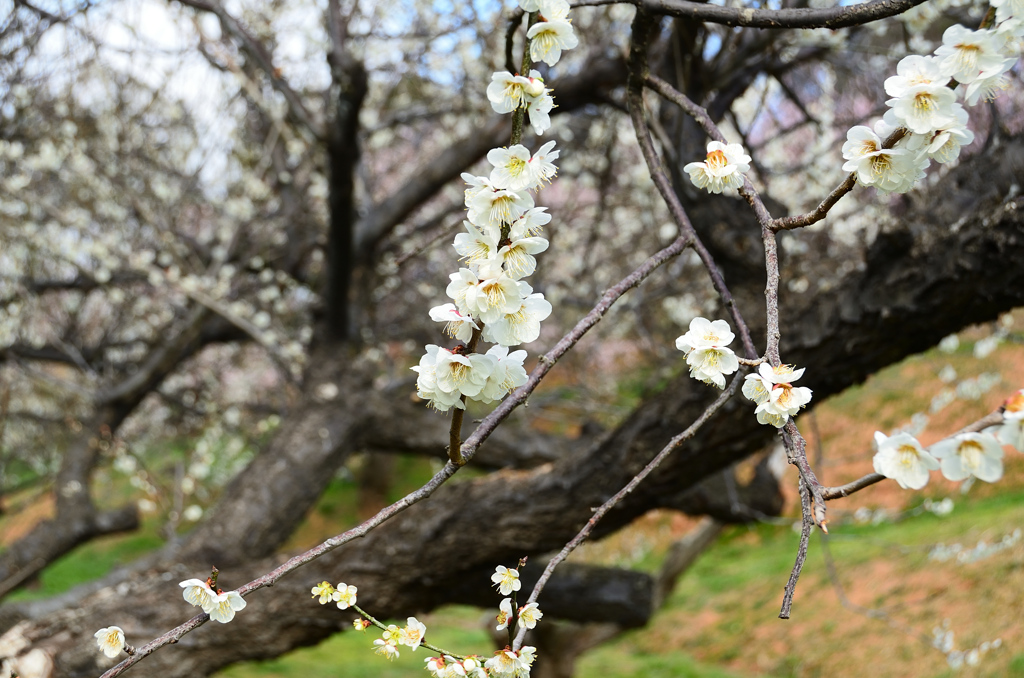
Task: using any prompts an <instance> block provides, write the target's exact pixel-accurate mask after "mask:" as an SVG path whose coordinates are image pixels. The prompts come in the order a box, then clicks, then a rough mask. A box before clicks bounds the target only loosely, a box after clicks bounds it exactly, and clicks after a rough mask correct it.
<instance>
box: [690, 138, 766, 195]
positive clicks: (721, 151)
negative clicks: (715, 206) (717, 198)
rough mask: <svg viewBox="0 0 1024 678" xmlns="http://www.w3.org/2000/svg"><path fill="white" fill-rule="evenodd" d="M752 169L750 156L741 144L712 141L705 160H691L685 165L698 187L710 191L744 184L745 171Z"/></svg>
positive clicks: (691, 179)
mask: <svg viewBox="0 0 1024 678" xmlns="http://www.w3.org/2000/svg"><path fill="white" fill-rule="evenodd" d="M749 170H750V156H749V155H747V154H746V153H744V152H743V147H742V146H741V145H740V144H723V143H722V142H720V141H712V142H710V143H709V144H708V155H707V158H705V160H704V162H691V163H689V164H687V165H686V166H685V167H683V171H684V172H686V173H688V174H689V175H690V181H692V182H693V184H694V186H696V187H697V188H706V189H707V190H708V192H709V193H721V192H722V191H723V190H725V189H726V188H740V187H741V186H743V173H744V172H747V171H749Z"/></svg>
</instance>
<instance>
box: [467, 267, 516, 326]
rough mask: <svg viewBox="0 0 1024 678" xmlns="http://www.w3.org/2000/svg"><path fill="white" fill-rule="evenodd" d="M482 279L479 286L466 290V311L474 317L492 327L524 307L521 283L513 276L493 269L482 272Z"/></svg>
mask: <svg viewBox="0 0 1024 678" xmlns="http://www.w3.org/2000/svg"><path fill="white" fill-rule="evenodd" d="M480 277H481V278H483V279H482V280H481V281H480V282H479V283H478V284H477V285H475V286H472V287H468V288H467V289H466V294H465V300H466V309H467V310H468V312H469V313H470V314H471V315H472V316H474V317H476V318H480V320H482V321H483V322H484V323H485V325H490V324H491V323H494V322H498V321H499V320H501V319H502V318H503V317H504V316H505V314H507V313H515V312H517V311H518V310H519V309H520V308H521V307H522V305H523V296H524V295H523V294H522V293H521V292H520V287H519V285H520V283H519V282H518V281H517V280H515V279H514V278H512V276H510V275H509V274H507V273H506V272H505V271H503V270H501V269H493V270H490V271H484V270H481V271H480ZM486 329H487V327H486V326H485V327H484V330H485V331H486ZM488 341H489V340H488Z"/></svg>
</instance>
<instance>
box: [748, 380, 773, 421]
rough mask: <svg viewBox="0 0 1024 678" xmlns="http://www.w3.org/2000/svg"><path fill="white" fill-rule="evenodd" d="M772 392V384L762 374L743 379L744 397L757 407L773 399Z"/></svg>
mask: <svg viewBox="0 0 1024 678" xmlns="http://www.w3.org/2000/svg"><path fill="white" fill-rule="evenodd" d="M771 390H772V384H771V383H770V382H766V381H765V380H764V379H763V378H762V377H761V375H760V374H748V375H747V376H745V377H743V395H744V396H746V397H747V400H752V401H753V402H754V403H755V404H757V405H760V404H761V403H763V402H766V401H767V400H768V398H770V397H771ZM762 423H764V422H762Z"/></svg>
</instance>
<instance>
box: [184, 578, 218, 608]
mask: <svg viewBox="0 0 1024 678" xmlns="http://www.w3.org/2000/svg"><path fill="white" fill-rule="evenodd" d="M178 586H180V587H181V588H182V589H184V590H183V591H182V592H181V595H182V597H183V598H185V602H187V603H189V604H191V605H194V606H196V607H201V608H203V610H204V611H205V610H206V608H207V607H209V606H210V605H211V604H212V603H213V599H214V598H216V597H217V593H216V592H215V591H213V589H211V588H210V585H209V584H208V583H206V582H205V581H203V580H202V579H186V580H185V581H183V582H181V583H180V584H178Z"/></svg>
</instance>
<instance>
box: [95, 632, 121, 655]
mask: <svg viewBox="0 0 1024 678" xmlns="http://www.w3.org/2000/svg"><path fill="white" fill-rule="evenodd" d="M93 638H95V639H96V644H97V645H99V647H100V652H102V653H103V654H105V655H107V656H108V657H110V658H111V659H113V658H114V657H116V656H117V655H119V654H121V650H123V649H124V631H122V630H121V627H120V626H108V627H107V628H105V629H100V630H99V631H97V632H96V633H94V634H93Z"/></svg>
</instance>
